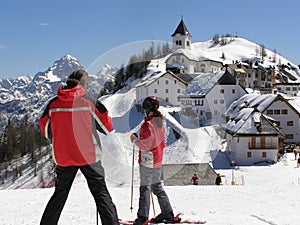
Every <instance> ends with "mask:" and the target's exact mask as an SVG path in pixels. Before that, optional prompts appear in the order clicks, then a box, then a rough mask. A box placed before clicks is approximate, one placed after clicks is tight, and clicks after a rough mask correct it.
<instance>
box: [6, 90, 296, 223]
mask: <svg viewBox="0 0 300 225" xmlns="http://www.w3.org/2000/svg"><path fill="white" fill-rule="evenodd" d="M134 96H135V92H134V90H132V91H129V92H126V93H119V94H116V95H113V96H111V97H108V98H105V99H102V101H103V103H104V104H105V105H106V106H107V108H108V110H109V111H110V113H111V116H113V118H114V128H115V131H114V132H113V133H111V134H109V135H107V136H102V137H101V139H102V144H103V164H104V167H105V170H106V180H107V184H108V188H109V191H110V193H111V195H112V198H113V201H114V203H115V204H116V207H117V210H118V214H119V217H120V218H123V219H134V218H135V217H136V212H137V209H138V197H139V191H138V185H139V174H138V166H137V159H136V157H137V156H136V154H135V167H134V169H135V177H134V195H133V196H134V201H133V211H132V212H131V210H130V207H131V199H130V195H131V168H132V167H131V166H132V152H133V146H132V144H131V142H130V140H129V135H130V133H131V132H136V131H137V130H138V128H139V126H140V124H141V123H142V121H143V114H141V113H138V112H137V111H136V109H135V107H134V99H135V98H134ZM160 109H161V110H162V112H163V114H164V115H165V117H166V121H167V122H166V123H167V125H168V127H173V128H174V129H177V130H180V132H181V138H180V139H179V140H177V139H175V138H174V137H172V135H171V134H170V132H169V131H170V130H168V132H169V135H168V146H167V148H166V150H165V157H164V163H185V162H209V163H211V165H214V166H215V168H228V169H216V172H219V173H221V174H222V175H224V176H223V178H222V181H223V184H224V185H223V186H192V185H190V186H166V187H165V189H166V191H167V193H168V195H169V198H170V201H171V204H172V206H173V208H174V212H175V213H180V212H181V213H183V215H182V217H183V218H186V219H191V220H198V219H202V220H206V221H207V224H209V225H229V224H231V225H244V224H246V225H260V224H262V225H265V224H271V225H275V224H276V225H287V224H289V225H297V224H300V214H299V213H298V210H299V209H300V198H299V197H298V194H299V193H300V168H297V167H296V160H295V158H294V155H293V153H289V154H288V155H287V158H286V159H285V160H283V161H281V162H278V163H277V164H275V165H257V166H252V167H251V166H249V167H237V168H233V169H232V168H230V167H229V166H228V161H226V160H225V159H224V158H225V157H224V153H222V150H224V145H226V143H224V141H223V137H221V136H220V134H219V135H217V132H216V130H215V127H212V126H207V127H203V128H195V127H194V128H193V127H192V124H189V126H186V127H182V126H181V124H179V123H178V122H177V120H175V118H174V117H173V116H172V115H171V114H172V113H171V114H169V113H168V111H171V112H173V110H174V109H169V108H164V107H161V108H160ZM184 120H185V118H184V117H182V118H181V122H183V123H186V122H188V120H186V121H184ZM187 127H188V128H187ZM220 150H221V151H220ZM218 152H219V154H218V155H217V154H216V153H218ZM222 156H223V158H222ZM222 164H223V165H222ZM226 165H227V166H226ZM34 179H35V180H34ZM34 179H33V180H31V181H30V182H31V183H32V186H35V185H33V184H34V183H35V182H37V180H38V179H39V175H38V176H36V178H34ZM232 181H234V182H235V184H236V185H231V183H232ZM30 182H28V185H29V184H30ZM28 185H26V187H27V188H28ZM16 187H19V185H18V180H17V181H16V182H15V184H14V185H13V186H11V188H12V189H13V188H16ZM23 187H24V186H23ZM12 189H6V190H0V199H1V205H0V225H21V224H23V225H36V224H39V220H40V218H41V216H42V213H43V211H44V208H45V206H46V204H47V202H48V200H49V198H50V197H51V195H52V193H53V191H54V188H45V189H15V190H12ZM154 205H155V207H154V208H155V212H156V214H158V213H159V212H160V210H159V206H158V203H157V201H156V199H155V202H154ZM151 210H152V209H151ZM150 215H151V217H152V216H154V213H153V210H152V211H151V212H150ZM59 224H60V225H73V224H74V225H91V224H96V207H95V203H94V200H93V198H92V196H91V194H90V192H89V190H88V187H87V183H86V181H85V179H84V177H83V175H82V174H81V173H80V172H79V173H78V175H77V177H76V179H75V181H74V184H73V187H72V189H71V192H70V195H69V198H68V201H67V203H66V205H65V207H64V210H63V212H62V215H61V218H60V221H59Z"/></svg>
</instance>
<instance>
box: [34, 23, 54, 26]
mask: <svg viewBox="0 0 300 225" xmlns="http://www.w3.org/2000/svg"><path fill="white" fill-rule="evenodd" d="M37 25H38V26H51V24H50V23H44V22H42V23H38V24H37Z"/></svg>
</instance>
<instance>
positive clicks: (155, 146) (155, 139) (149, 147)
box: [130, 96, 174, 225]
mask: <svg viewBox="0 0 300 225" xmlns="http://www.w3.org/2000/svg"><path fill="white" fill-rule="evenodd" d="M158 107H159V101H158V100H157V98H156V97H154V96H151V97H147V98H146V99H145V100H144V101H143V104H142V108H143V110H144V112H145V113H146V117H145V121H144V123H143V124H142V126H141V129H140V134H139V137H138V135H137V134H136V133H133V134H131V136H130V139H131V141H132V142H134V143H135V144H136V145H137V146H138V148H139V164H140V198H139V209H138V212H137V217H138V218H137V219H136V220H135V222H134V225H141V224H143V223H145V222H146V221H147V219H148V217H149V209H150V192H151V191H152V192H153V194H155V195H156V196H157V198H158V202H159V206H160V209H161V213H160V214H159V215H158V216H157V217H155V218H154V219H152V222H155V223H159V222H163V221H169V222H170V221H173V220H174V214H173V209H172V207H171V204H170V201H169V198H168V196H167V194H166V192H165V191H164V189H163V186H162V184H161V180H160V178H161V171H162V160H163V151H164V147H165V146H166V143H165V128H164V124H163V122H164V121H163V116H162V114H161V113H160V111H158Z"/></svg>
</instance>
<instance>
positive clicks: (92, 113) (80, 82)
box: [39, 70, 119, 225]
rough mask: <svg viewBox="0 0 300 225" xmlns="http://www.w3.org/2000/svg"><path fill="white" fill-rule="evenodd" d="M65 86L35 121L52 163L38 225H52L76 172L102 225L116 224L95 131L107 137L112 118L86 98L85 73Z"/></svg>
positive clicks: (79, 72) (74, 77) (56, 218)
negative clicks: (49, 149)
mask: <svg viewBox="0 0 300 225" xmlns="http://www.w3.org/2000/svg"><path fill="white" fill-rule="evenodd" d="M66 83H67V86H66V87H59V89H58V92H57V96H56V97H55V98H54V99H52V100H51V101H50V102H49V104H48V106H47V107H46V109H45V111H44V113H43V115H42V117H41V118H40V120H39V126H40V129H41V132H42V133H43V135H44V136H45V137H47V138H49V139H50V140H51V142H52V148H53V156H54V160H55V162H56V165H57V166H56V175H57V178H56V181H55V191H54V194H53V195H52V197H51V199H50V200H49V202H48V204H47V206H46V209H45V211H44V214H43V216H42V219H41V222H40V224H41V225H56V224H57V223H58V220H59V217H60V214H61V212H62V209H63V207H64V204H65V202H66V200H67V197H68V194H69V191H70V189H71V186H72V182H73V180H74V178H75V176H76V173H77V171H78V169H80V171H81V172H82V173H83V175H84V176H85V178H86V180H87V183H88V186H89V189H90V191H91V193H92V195H93V197H94V199H95V202H96V205H97V210H98V213H99V214H100V218H101V221H102V224H103V225H116V224H119V222H118V215H117V211H116V208H115V205H114V204H113V202H112V199H111V196H110V194H109V192H108V190H107V187H106V183H105V177H104V169H103V167H102V165H101V161H100V155H101V144H100V139H99V136H98V134H97V130H98V131H100V132H102V133H104V134H108V133H109V132H110V131H111V130H112V119H111V118H110V117H109V115H108V111H107V110H106V108H105V106H104V105H103V104H102V103H100V102H99V101H96V104H94V102H93V100H92V99H91V98H90V97H89V96H88V95H87V92H86V88H87V85H88V74H87V73H86V72H85V71H84V70H77V71H75V72H73V73H72V74H70V76H69V77H68V79H67V82H66Z"/></svg>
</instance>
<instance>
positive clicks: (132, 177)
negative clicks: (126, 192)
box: [130, 143, 134, 212]
mask: <svg viewBox="0 0 300 225" xmlns="http://www.w3.org/2000/svg"><path fill="white" fill-rule="evenodd" d="M133 181H134V143H133V145H132V168H131V205H130V210H131V212H132V210H133V207H132V204H133Z"/></svg>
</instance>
